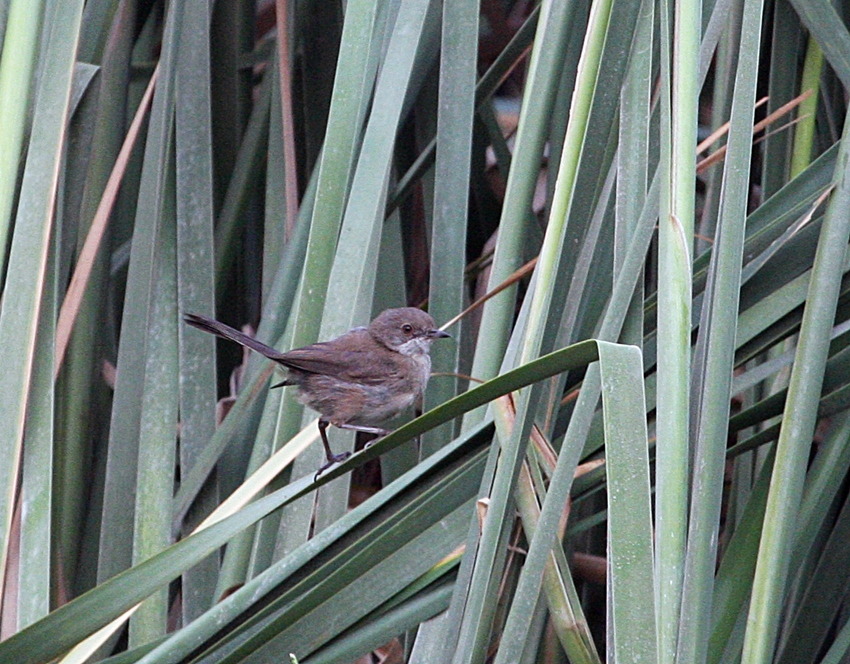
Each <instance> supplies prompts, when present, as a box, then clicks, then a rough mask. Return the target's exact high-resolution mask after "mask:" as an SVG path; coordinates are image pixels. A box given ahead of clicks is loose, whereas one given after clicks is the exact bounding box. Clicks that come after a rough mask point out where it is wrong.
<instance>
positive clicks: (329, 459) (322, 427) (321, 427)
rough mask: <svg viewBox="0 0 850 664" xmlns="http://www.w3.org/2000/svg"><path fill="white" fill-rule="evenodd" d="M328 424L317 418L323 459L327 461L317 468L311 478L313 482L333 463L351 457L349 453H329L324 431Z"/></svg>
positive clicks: (324, 420)
mask: <svg viewBox="0 0 850 664" xmlns="http://www.w3.org/2000/svg"><path fill="white" fill-rule="evenodd" d="M329 424H330V422H328V421H327V420H326V419H324V418H319V435H320V436H321V437H322V445H324V446H325V458H326V459H327V463H325V464H323V465H322V466H320V467H319V470H317V471H316V475H315V476H314V477H313V481H314V482H315V481H316V480H317V479H319V475H321V474H322V471H323V470H325V469H327V468H330V467H331V466H333V465H334V464H335V463H340V462H342V461H345V460H346V459H347V458H348V457H350V456H351V452H343V453H342V454H334V453H333V452H331V446H330V444H329V443H328V434H327V433H326V429H327V428H328V425H329Z"/></svg>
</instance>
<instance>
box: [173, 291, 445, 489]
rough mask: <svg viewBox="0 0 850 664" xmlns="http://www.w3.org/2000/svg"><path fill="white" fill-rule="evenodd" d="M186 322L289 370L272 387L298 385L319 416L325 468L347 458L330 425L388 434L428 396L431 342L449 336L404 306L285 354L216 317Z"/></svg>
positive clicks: (187, 318)
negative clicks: (334, 445)
mask: <svg viewBox="0 0 850 664" xmlns="http://www.w3.org/2000/svg"><path fill="white" fill-rule="evenodd" d="M184 319H185V321H186V322H187V323H188V324H189V325H192V326H193V327H196V328H198V329H200V330H204V331H205V332H210V333H212V334H215V335H217V336H219V337H222V338H224V339H229V340H231V341H235V342H236V343H239V344H242V345H243V346H247V347H248V348H251V349H253V350H255V351H257V352H258V353H260V354H262V355H264V356H265V357H267V358H269V359H270V360H274V361H275V362H277V363H278V364H280V365H281V366H283V367H285V368H286V370H287V376H286V380H285V381H283V382H282V383H279V384H278V385H275V386H274V387H279V386H281V385H294V386H295V387H297V389H298V400H299V401H300V402H301V403H303V404H304V405H305V406H309V407H310V408H312V409H313V410H315V411H318V413H319V415H320V417H319V434H320V436H321V438H322V444H323V445H324V447H325V455H326V457H327V463H326V464H325V465H324V466H322V467H321V468H320V469H319V472H321V471H322V470H324V469H325V468H327V467H328V466H330V465H331V464H333V463H336V462H339V461H343V460H344V459H346V458H347V457H348V456H349V453H348V452H346V453H344V454H333V452H331V448H330V445H329V444H328V437H327V433H326V432H325V430H326V429H327V428H328V425H330V424H333V425H334V426H336V427H339V428H341V429H353V430H355V431H365V432H367V433H374V434H378V435H386V433H387V431H386V430H385V429H382V428H380V427H378V426H375V425H377V424H380V423H382V422H385V421H386V420H389V419H391V418H393V417H395V416H396V415H398V414H399V413H401V412H402V411H404V410H405V409H406V408H408V407H409V406H411V405H412V404H413V403H414V401H416V399H417V398H418V397H419V396H420V395H421V394H422V392H423V391H424V390H425V386H426V385H427V383H428V378H429V377H430V375H431V355H430V351H431V342H432V341H434V339H440V338H443V337H448V336H450V335H448V334H446V333H445V332H443V331H442V330H439V329H437V328H436V327H435V326H434V319H433V318H431V316H430V315H428V314H427V313H425V312H424V311H422V310H421V309H415V308H413V307H402V308H399V309H387V310H386V311H384V312H382V313H381V314H380V315H379V316H377V317H376V318H375V319H374V320H373V321H372V322H371V323H370V324H369V327H356V328H354V329H352V330H349V331H348V332H346V333H345V334H343V335H341V336H339V337H336V338H335V339H331V340H330V341H322V342H319V343H315V344H311V345H309V346H304V347H303V348H295V349H293V350H289V351H285V352H281V351H279V350H276V349H274V348H272V347H271V346H267V345H266V344H264V343H262V342H260V341H257V340H256V339H254V338H252V337H249V336H248V335H246V334H243V333H242V332H240V331H238V330H235V329H233V328H232V327H230V326H228V325H225V324H224V323H220V322H218V321H216V320H213V319H212V318H207V317H206V316H201V315H198V314H186V315H185V316H184ZM317 475H318V473H317Z"/></svg>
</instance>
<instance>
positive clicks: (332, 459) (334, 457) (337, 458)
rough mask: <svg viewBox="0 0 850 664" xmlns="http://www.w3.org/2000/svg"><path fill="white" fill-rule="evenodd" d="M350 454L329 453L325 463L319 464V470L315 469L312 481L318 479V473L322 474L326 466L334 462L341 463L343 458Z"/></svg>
mask: <svg viewBox="0 0 850 664" xmlns="http://www.w3.org/2000/svg"><path fill="white" fill-rule="evenodd" d="M350 456H351V452H343V453H342V454H333V455H331V456H330V457H329V458H328V460H327V462H326V463H324V464H322V465H321V466H319V470H317V471H316V474H315V475H313V481H314V482H315V481H316V480H318V479H319V475H321V474H322V473H323V472H324V471H326V470H327V469H328V468H330V467H331V466H333V465H334V464H337V463H342V462H343V461H345V460H346V459H347V458H348V457H350Z"/></svg>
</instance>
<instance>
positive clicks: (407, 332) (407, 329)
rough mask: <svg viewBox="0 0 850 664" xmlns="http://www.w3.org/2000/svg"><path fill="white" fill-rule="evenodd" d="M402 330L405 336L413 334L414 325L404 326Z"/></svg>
mask: <svg viewBox="0 0 850 664" xmlns="http://www.w3.org/2000/svg"><path fill="white" fill-rule="evenodd" d="M401 329H402V331H403V332H404V333H405V334H410V333H411V332H413V326H412V325H408V324H404V325H402V326H401Z"/></svg>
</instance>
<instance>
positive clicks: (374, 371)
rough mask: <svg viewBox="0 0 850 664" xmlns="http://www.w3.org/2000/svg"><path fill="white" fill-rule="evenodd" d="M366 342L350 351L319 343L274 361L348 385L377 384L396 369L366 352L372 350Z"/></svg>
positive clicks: (289, 352) (298, 349)
mask: <svg viewBox="0 0 850 664" xmlns="http://www.w3.org/2000/svg"><path fill="white" fill-rule="evenodd" d="M369 341H371V340H368V341H366V342H365V344H364V347H363V348H354V349H350V348H348V349H340V348H339V347H338V346H337V345H336V344H334V342H332V341H331V342H328V341H325V342H320V343H317V344H312V345H310V346H304V347H303V348H295V349H293V350H290V351H288V352H286V353H283V354H282V357H281V358H280V359H279V360H278V362H280V363H281V364H283V365H284V366H286V367H290V368H291V369H295V370H297V371H304V372H306V373H313V374H322V375H327V376H333V377H335V378H339V379H340V380H344V381H346V382H349V383H359V384H361V385H371V384H380V383H382V382H384V381H386V379H387V378H388V376H389V375H390V374H391V373H392V372H393V371H394V370H395V369H396V367H395V366H393V365H392V364H391V363H387V362H383V361H381V359H380V355H378V356H376V355H375V354H374V353H373V352H370V351H373V350H374V349H372V348H371V347H370V343H369ZM372 343H374V342H372ZM385 352H386V351H385Z"/></svg>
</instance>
